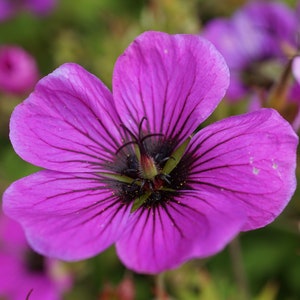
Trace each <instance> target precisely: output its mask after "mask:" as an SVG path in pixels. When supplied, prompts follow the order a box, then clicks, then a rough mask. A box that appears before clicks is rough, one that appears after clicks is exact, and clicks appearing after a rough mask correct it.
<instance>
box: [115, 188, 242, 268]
mask: <svg viewBox="0 0 300 300" xmlns="http://www.w3.org/2000/svg"><path fill="white" fill-rule="evenodd" d="M220 202H222V205H219V203H220ZM245 220H246V216H245V215H243V213H242V212H241V211H240V210H239V208H238V207H237V206H235V205H233V204H232V203H229V202H228V201H227V200H226V199H222V198H221V199H220V198H218V197H217V195H216V194H210V193H207V192H205V191H186V192H182V193H181V194H179V196H176V198H175V199H172V200H170V201H169V202H167V203H165V205H163V206H157V207H156V208H151V209H148V208H144V209H140V210H138V211H137V212H136V213H134V214H133V215H132V218H131V220H130V221H129V223H128V225H127V230H126V232H125V233H124V235H122V237H121V238H120V240H118V241H117V243H116V246H117V251H118V255H119V257H120V259H121V260H122V261H123V263H124V264H125V265H126V266H127V267H128V268H130V269H133V270H135V271H136V272H141V273H148V274H151V273H159V272H162V271H165V270H167V269H172V268H175V267H177V266H178V265H179V264H181V263H183V262H185V261H186V260H188V259H191V258H195V257H207V256H209V255H212V254H215V253H216V252H218V251H220V250H222V249H223V248H224V246H225V245H226V244H227V243H228V242H229V241H230V240H231V239H232V238H233V237H234V236H235V235H236V234H237V233H238V232H239V231H240V229H241V227H242V226H243V224H244V222H245Z"/></svg>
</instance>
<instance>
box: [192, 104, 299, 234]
mask: <svg viewBox="0 0 300 300" xmlns="http://www.w3.org/2000/svg"><path fill="white" fill-rule="evenodd" d="M297 143H298V138H297V136H296V134H295V132H294V131H293V130H292V128H291V126H290V125H289V124H288V122H287V121H285V120H284V119H283V118H282V117H281V116H280V115H279V114H278V113H277V112H276V111H275V110H272V109H261V110H258V111H255V112H252V113H249V114H244V115H240V116H234V117H230V118H227V119H224V120H222V121H219V122H217V123H215V124H212V125H209V126H207V127H206V128H204V129H203V130H201V131H200V132H199V133H198V134H196V135H195V137H194V138H193V140H192V143H191V145H190V148H189V149H188V150H187V153H189V154H188V155H187V156H189V158H188V159H189V160H191V159H192V160H193V161H194V162H193V164H192V167H191V170H190V172H189V180H188V183H189V184H190V185H191V186H192V187H193V188H195V189H197V190H199V189H200V190H201V189H205V190H207V191H210V192H211V193H215V194H219V195H220V196H221V197H226V198H228V199H230V201H232V203H234V205H236V206H241V207H242V209H243V211H245V212H246V213H247V216H248V220H247V223H246V224H245V226H244V227H243V230H250V229H254V228H258V227H262V226H264V225H266V224H268V223H270V222H271V221H273V220H274V219H275V218H276V217H277V216H278V215H279V214H280V213H281V211H282V210H283V208H284V207H285V206H286V205H287V203H288V201H289V200H290V198H291V196H292V195H293V193H294V191H295V187H296V179H295V167H296V147H297ZM220 205H222V204H221V203H220Z"/></svg>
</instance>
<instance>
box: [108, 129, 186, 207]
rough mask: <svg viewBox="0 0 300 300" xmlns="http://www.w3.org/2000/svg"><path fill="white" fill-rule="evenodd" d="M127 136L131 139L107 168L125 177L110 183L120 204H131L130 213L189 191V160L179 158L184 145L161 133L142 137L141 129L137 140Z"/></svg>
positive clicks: (181, 156)
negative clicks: (166, 137)
mask: <svg viewBox="0 0 300 300" xmlns="http://www.w3.org/2000/svg"><path fill="white" fill-rule="evenodd" d="M140 127H141V126H140ZM130 135H131V138H132V140H130V141H128V142H126V143H124V145H123V146H122V147H121V148H120V149H119V151H118V152H117V156H116V161H115V164H114V166H110V169H112V170H113V172H114V173H115V174H119V175H120V177H122V176H124V177H125V178H126V182H125V180H124V181H122V180H114V181H113V183H112V184H111V185H112V186H111V188H112V189H113V190H115V194H116V195H117V196H118V197H119V198H120V201H121V202H122V203H124V204H127V205H129V204H131V203H132V202H133V206H132V211H135V210H137V209H138V208H140V207H146V208H150V207H156V206H158V205H165V204H167V203H168V201H173V200H174V197H175V196H176V195H178V193H179V191H180V190H183V189H189V187H188V185H187V177H188V173H189V169H190V166H191V162H192V161H191V159H189V158H188V155H183V152H184V150H185V148H186V146H187V142H186V143H184V145H178V144H177V143H176V141H175V140H168V139H165V137H164V136H163V135H161V134H143V133H142V132H141V129H140V132H139V136H138V137H136V136H134V135H133V134H130ZM188 141H189V140H188ZM178 146H179V147H178Z"/></svg>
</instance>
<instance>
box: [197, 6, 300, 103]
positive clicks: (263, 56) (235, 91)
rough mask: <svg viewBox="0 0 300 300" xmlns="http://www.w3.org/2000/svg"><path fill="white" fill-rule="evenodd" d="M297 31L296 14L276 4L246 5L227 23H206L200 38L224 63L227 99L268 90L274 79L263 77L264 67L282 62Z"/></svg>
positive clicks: (267, 75)
mask: <svg viewBox="0 0 300 300" xmlns="http://www.w3.org/2000/svg"><path fill="white" fill-rule="evenodd" d="M298 29H299V22H298V18H297V15H296V13H295V12H294V11H293V10H291V9H289V8H288V7H287V6H285V5H284V4H283V3H279V2H264V1H260V2H258V1H255V2H250V3H248V4H246V5H245V6H244V7H242V8H241V9H240V10H238V11H237V12H236V13H235V14H234V15H233V16H232V17H231V18H230V19H224V18H223V19H215V20H212V21H210V22H209V23H208V24H207V25H206V26H205V28H204V30H203V32H202V34H203V36H204V37H206V38H207V39H208V40H210V41H211V42H212V43H213V44H214V45H215V46H216V48H217V49H218V50H219V51H220V52H221V53H222V54H223V55H224V58H225V60H226V62H227V63H228V66H229V69H230V72H231V82H230V86H229V89H228V91H227V95H226V96H227V97H228V99H230V100H238V99H240V98H241V97H243V96H245V94H246V93H247V92H248V91H249V88H251V87H253V86H259V87H261V86H263V87H267V88H268V87H269V86H270V85H271V84H272V83H273V79H274V78H272V76H270V74H266V73H265V70H264V69H266V64H270V63H272V61H274V60H275V61H277V63H279V64H280V63H281V62H282V61H283V60H284V57H285V51H286V49H287V48H290V47H294V46H296V45H295V43H296V34H297V31H298ZM272 70H274V67H273V68H272ZM273 72H274V71H273ZM271 75H274V74H271Z"/></svg>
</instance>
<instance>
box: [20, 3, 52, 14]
mask: <svg viewBox="0 0 300 300" xmlns="http://www.w3.org/2000/svg"><path fill="white" fill-rule="evenodd" d="M24 2H25V3H24V6H25V8H28V9H29V10H31V11H32V12H34V13H36V14H41V15H44V14H47V13H49V12H51V11H52V10H53V8H54V7H55V5H56V2H57V1H56V0H26V1H24Z"/></svg>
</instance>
